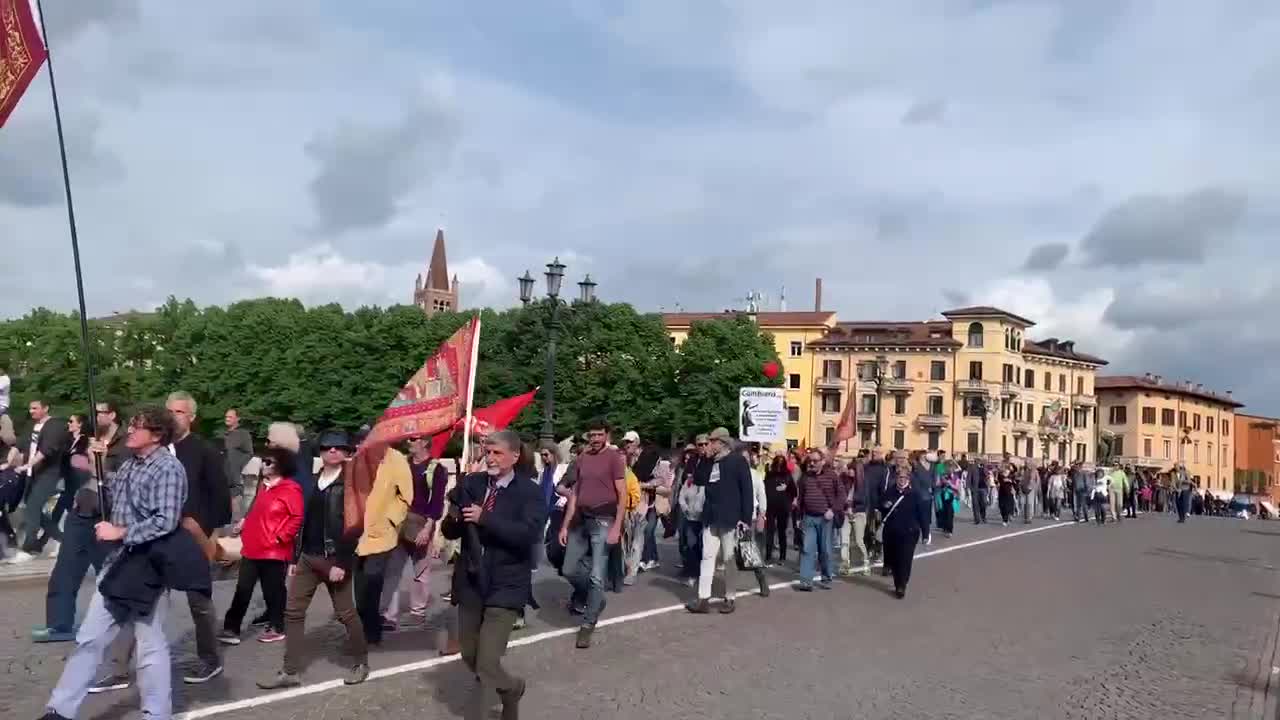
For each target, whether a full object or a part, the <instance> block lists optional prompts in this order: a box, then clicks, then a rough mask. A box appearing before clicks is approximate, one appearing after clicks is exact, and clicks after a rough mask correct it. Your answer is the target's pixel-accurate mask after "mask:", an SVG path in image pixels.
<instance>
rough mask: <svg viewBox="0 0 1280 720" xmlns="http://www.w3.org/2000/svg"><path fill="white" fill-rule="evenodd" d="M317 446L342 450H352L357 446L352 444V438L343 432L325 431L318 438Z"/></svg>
mask: <svg viewBox="0 0 1280 720" xmlns="http://www.w3.org/2000/svg"><path fill="white" fill-rule="evenodd" d="M316 446H317V447H322V448H342V449H344V450H352V449H354V448H355V445H352V444H351V437H350V436H349V435H347V434H346V433H345V432H343V431H342V430H325V431H324V432H322V433H320V437H318V438H316Z"/></svg>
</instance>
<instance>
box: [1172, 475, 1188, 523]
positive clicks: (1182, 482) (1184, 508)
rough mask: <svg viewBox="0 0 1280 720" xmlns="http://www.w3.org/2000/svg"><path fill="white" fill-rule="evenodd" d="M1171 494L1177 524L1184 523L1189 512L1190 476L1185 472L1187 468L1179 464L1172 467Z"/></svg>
mask: <svg viewBox="0 0 1280 720" xmlns="http://www.w3.org/2000/svg"><path fill="white" fill-rule="evenodd" d="M1172 480H1173V492H1174V493H1176V495H1175V497H1174V504H1175V506H1176V507H1177V509H1178V522H1180V523H1185V522H1186V521H1187V515H1188V514H1189V513H1190V512H1191V488H1192V485H1191V474H1190V473H1188V472H1187V466H1186V465H1184V464H1183V463H1182V462H1179V463H1178V464H1177V465H1176V466H1174V470H1173V477H1172Z"/></svg>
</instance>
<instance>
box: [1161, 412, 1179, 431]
mask: <svg viewBox="0 0 1280 720" xmlns="http://www.w3.org/2000/svg"><path fill="white" fill-rule="evenodd" d="M1174 419H1175V417H1174V414H1173V409H1172V408H1165V409H1163V410H1161V411H1160V424H1161V425H1164V426H1166V427H1173V426H1174Z"/></svg>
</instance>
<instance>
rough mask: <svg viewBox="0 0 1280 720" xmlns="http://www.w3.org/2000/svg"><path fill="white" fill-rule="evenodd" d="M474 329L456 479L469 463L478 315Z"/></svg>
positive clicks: (464, 471)
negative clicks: (460, 457)
mask: <svg viewBox="0 0 1280 720" xmlns="http://www.w3.org/2000/svg"><path fill="white" fill-rule="evenodd" d="M475 322H476V329H475V332H473V333H471V362H470V364H469V366H468V368H467V416H466V419H465V420H464V422H463V425H462V462H461V464H460V466H459V468H458V477H459V478H461V477H463V476H465V475H466V474H467V467H468V465H470V463H471V429H472V428H471V416H472V414H473V413H474V411H475V404H476V365H477V364H478V363H477V362H476V360H478V359H479V357H480V313H476V320H475Z"/></svg>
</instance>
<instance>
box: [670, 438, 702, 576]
mask: <svg viewBox="0 0 1280 720" xmlns="http://www.w3.org/2000/svg"><path fill="white" fill-rule="evenodd" d="M707 446H708V443H707V437H706V436H705V435H699V436H698V439H697V443H696V444H695V449H694V450H693V451H692V452H691V453H688V454H686V456H685V457H686V460H685V463H684V470H683V479H682V480H681V483H680V492H679V493H678V495H677V496H676V499H677V502H678V504H679V507H680V528H679V531H678V532H679V535H680V539H679V545H680V576H681V577H682V578H684V583H685V584H686V585H688V586H689V587H697V585H698V571H699V569H700V568H701V566H702V509H703V507H705V506H706V499H707V495H706V488H705V487H704V486H703V485H701V484H699V483H698V475H699V473H700V471H701V468H702V466H703V464H704V463H705V462H706V461H707V459H706V453H707V452H708V450H707Z"/></svg>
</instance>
